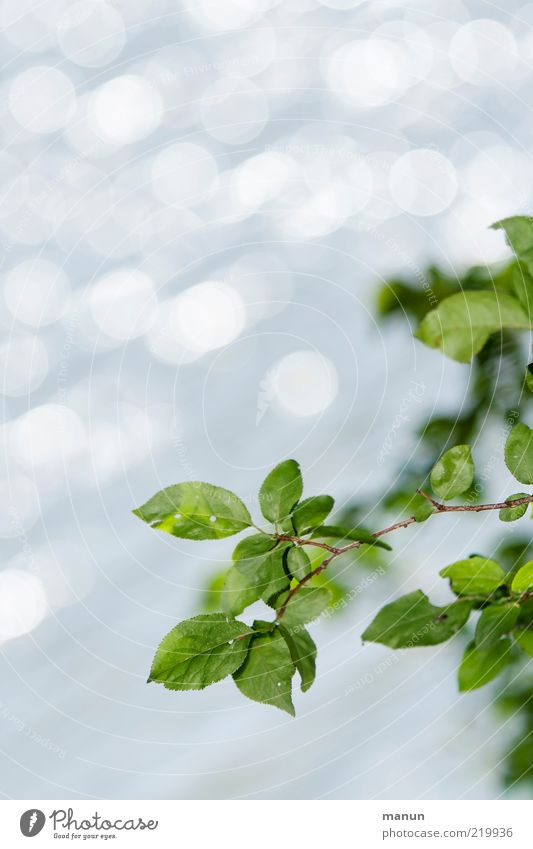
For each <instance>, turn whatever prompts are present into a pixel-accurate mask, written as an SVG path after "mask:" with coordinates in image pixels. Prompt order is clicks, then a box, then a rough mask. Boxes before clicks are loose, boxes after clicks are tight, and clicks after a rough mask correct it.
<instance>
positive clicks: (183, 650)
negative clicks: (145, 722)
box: [148, 613, 253, 690]
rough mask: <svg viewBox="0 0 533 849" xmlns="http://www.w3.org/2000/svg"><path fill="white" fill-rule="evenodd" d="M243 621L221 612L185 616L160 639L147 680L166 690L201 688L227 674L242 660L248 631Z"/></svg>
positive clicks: (244, 655)
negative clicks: (182, 620)
mask: <svg viewBox="0 0 533 849" xmlns="http://www.w3.org/2000/svg"><path fill="white" fill-rule="evenodd" d="M252 633H253V632H252V629H251V628H250V627H249V626H248V625H245V624H244V622H238V621H237V620H236V619H231V618H230V617H228V616H226V615H225V614H224V613H205V614H202V615H200V616H195V617H194V619H186V620H185V621H184V622H180V623H179V625H176V627H175V628H173V629H172V631H170V632H169V633H168V634H167V635H166V637H164V638H163V640H162V642H161V644H160V645H159V648H158V649H157V651H156V654H155V657H154V660H153V663H152V668H151V670H150V677H149V678H148V682H150V681H157V682H158V683H159V684H164V685H165V687H167V689H169V690H202V689H203V688H204V687H207V685H208V684H213V683H214V682H215V681H220V680H221V679H222V678H225V677H226V675H231V674H232V673H233V672H235V671H236V670H237V669H238V668H239V666H241V664H242V663H243V662H244V659H245V657H246V652H247V648H248V640H247V639H238V638H241V637H245V638H246V636H247V635H249V634H252Z"/></svg>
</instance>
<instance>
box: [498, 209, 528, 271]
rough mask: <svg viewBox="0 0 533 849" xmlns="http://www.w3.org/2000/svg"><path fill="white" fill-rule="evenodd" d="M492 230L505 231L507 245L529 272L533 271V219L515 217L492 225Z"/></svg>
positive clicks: (525, 216)
mask: <svg viewBox="0 0 533 849" xmlns="http://www.w3.org/2000/svg"><path fill="white" fill-rule="evenodd" d="M491 229H492V230H503V231H504V233H505V238H506V241H507V244H508V245H509V247H510V248H512V250H513V251H514V252H515V254H516V256H517V258H518V259H519V260H520V261H521V262H523V263H524V264H525V265H526V266H527V268H528V270H529V271H532V270H533V262H532V260H533V218H531V217H530V216H529V215H514V216H512V217H510V218H504V219H502V220H501V221H496V223H495V224H492V225H491Z"/></svg>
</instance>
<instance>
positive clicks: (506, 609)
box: [475, 604, 520, 648]
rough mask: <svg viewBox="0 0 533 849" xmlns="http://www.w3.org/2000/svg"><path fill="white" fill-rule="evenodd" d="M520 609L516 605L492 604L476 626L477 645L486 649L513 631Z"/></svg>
mask: <svg viewBox="0 0 533 849" xmlns="http://www.w3.org/2000/svg"><path fill="white" fill-rule="evenodd" d="M519 613H520V609H519V608H518V606H517V605H516V604H491V605H489V606H488V607H486V608H485V609H484V610H483V611H482V613H481V616H480V617H479V619H478V622H477V625H476V640H475V641H476V645H477V646H483V648H486V647H487V646H489V645H492V643H496V642H498V640H499V639H500V637H503V635H504V634H508V633H509V631H511V630H512V629H513V628H514V626H515V623H516V620H517V619H518V615H519Z"/></svg>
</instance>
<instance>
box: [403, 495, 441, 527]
mask: <svg viewBox="0 0 533 849" xmlns="http://www.w3.org/2000/svg"><path fill="white" fill-rule="evenodd" d="M406 511H407V513H408V515H409V516H414V517H415V519H416V521H417V522H425V521H426V519H429V517H430V516H431V515H432V514H433V513H434V512H435V507H434V506H433V504H432V503H431V502H430V501H428V499H427V498H424V496H423V495H420V493H419V492H415V493H414V495H412V496H411V498H410V499H409V501H408V502H407V505H406Z"/></svg>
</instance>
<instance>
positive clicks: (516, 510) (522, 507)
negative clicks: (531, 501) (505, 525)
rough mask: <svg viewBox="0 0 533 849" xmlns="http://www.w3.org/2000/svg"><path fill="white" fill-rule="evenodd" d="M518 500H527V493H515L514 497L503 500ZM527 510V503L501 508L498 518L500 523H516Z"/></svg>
mask: <svg viewBox="0 0 533 849" xmlns="http://www.w3.org/2000/svg"><path fill="white" fill-rule="evenodd" d="M519 498H529V494H528V493H527V492H515V494H514V495H510V496H509V497H508V498H506V499H505V500H506V501H517V500H518V499H519ZM527 508H528V503H526V504H518V505H517V506H516V507H503V508H502V509H501V510H500V512H499V513H498V516H499V517H500V519H501V520H502V522H516V520H517V519H521V518H522V516H523V515H524V514H525V513H526V512H527Z"/></svg>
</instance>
